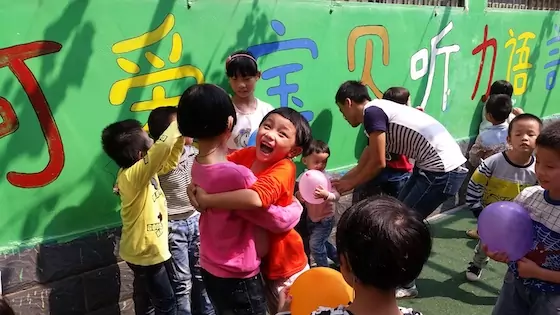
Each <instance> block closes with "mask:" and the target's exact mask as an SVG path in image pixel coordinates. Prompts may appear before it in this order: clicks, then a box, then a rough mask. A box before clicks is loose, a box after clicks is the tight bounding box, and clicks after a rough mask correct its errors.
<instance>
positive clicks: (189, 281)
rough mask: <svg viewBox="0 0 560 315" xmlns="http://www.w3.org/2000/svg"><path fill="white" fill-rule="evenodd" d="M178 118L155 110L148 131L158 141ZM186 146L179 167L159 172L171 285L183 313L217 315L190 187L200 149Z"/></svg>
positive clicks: (172, 111)
mask: <svg viewBox="0 0 560 315" xmlns="http://www.w3.org/2000/svg"><path fill="white" fill-rule="evenodd" d="M176 119H177V107H175V106H165V107H158V108H156V109H154V110H153V111H152V112H151V113H150V116H149V117H148V129H149V131H150V136H151V137H152V138H153V139H158V138H159V137H160V136H161V135H162V134H163V132H164V131H165V129H167V127H168V126H169V124H170V123H171V122H172V121H174V120H176ZM184 139H185V140H184V144H185V145H184V147H183V152H182V153H181V157H180V159H179V164H177V167H175V168H173V169H161V170H160V171H159V172H158V176H159V181H160V185H161V189H162V190H163V193H164V194H165V198H166V199H167V213H168V216H169V217H168V218H169V250H170V251H171V256H172V257H173V259H172V263H173V265H174V268H173V270H172V271H171V284H172V285H173V289H174V291H175V297H176V299H177V311H178V313H179V314H203V315H210V314H214V309H213V307H212V303H211V302H210V299H209V298H208V294H207V293H206V289H205V287H204V283H203V281H202V274H201V270H200V264H199V258H198V257H200V253H199V251H200V233H199V227H198V221H199V219H200V213H199V212H197V211H196V210H195V209H194V207H193V206H192V205H191V202H190V200H189V196H188V194H187V187H188V186H189V184H190V183H191V168H192V165H193V162H194V159H195V157H196V155H197V154H198V150H197V149H196V148H195V147H193V146H192V143H193V139H192V138H189V137H184Z"/></svg>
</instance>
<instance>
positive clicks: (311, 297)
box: [290, 267, 354, 315]
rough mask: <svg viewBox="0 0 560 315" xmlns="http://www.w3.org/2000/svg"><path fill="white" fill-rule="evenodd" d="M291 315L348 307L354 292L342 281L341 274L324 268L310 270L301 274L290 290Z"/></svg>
mask: <svg viewBox="0 0 560 315" xmlns="http://www.w3.org/2000/svg"><path fill="white" fill-rule="evenodd" d="M290 295H291V296H292V305H291V312H292V314H293V315H309V314H311V312H313V311H315V310H317V308H319V306H324V307H337V306H339V305H348V303H350V302H352V299H353V297H354V290H353V289H352V287H350V286H349V285H348V283H346V281H344V277H342V274H341V273H340V272H338V271H336V270H334V269H331V268H326V267H317V268H312V269H310V270H308V271H306V272H304V273H302V274H301V275H300V276H299V277H298V278H297V279H296V281H294V284H293V285H292V287H291V288H290Z"/></svg>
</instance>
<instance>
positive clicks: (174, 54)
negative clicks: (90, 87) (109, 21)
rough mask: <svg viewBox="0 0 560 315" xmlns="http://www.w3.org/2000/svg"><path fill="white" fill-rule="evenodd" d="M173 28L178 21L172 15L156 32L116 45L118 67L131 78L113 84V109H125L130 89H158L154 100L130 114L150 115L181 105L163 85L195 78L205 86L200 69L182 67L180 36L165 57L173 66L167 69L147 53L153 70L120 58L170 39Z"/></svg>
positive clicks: (174, 37)
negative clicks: (122, 107) (166, 38)
mask: <svg viewBox="0 0 560 315" xmlns="http://www.w3.org/2000/svg"><path fill="white" fill-rule="evenodd" d="M174 26H175V17H174V16H173V15H172V14H169V15H167V16H166V17H165V19H164V20H163V22H162V23H161V25H159V26H158V27H157V28H156V29H154V30H152V31H149V32H146V33H144V34H142V35H140V36H138V37H134V38H130V39H126V40H123V41H120V42H118V43H116V44H114V45H113V47H112V51H113V53H115V54H117V55H119V57H118V58H117V64H118V65H119V67H120V68H121V69H122V70H123V71H124V72H126V73H128V74H130V75H132V76H131V77H129V78H125V79H122V80H119V81H117V82H115V83H113V85H112V86H111V90H110V91H109V102H110V103H111V104H112V105H122V104H123V103H124V102H125V100H126V97H127V95H128V93H129V91H130V90H131V89H135V88H144V87H148V86H152V85H155V86H154V88H153V89H152V98H151V99H149V100H134V103H133V104H132V106H131V108H130V110H131V111H133V112H138V111H151V110H153V109H155V108H158V107H161V106H175V105H177V104H178V103H179V98H180V97H181V96H180V95H173V96H168V95H167V94H166V91H165V88H164V87H163V86H161V85H160V84H161V83H163V82H166V81H174V80H181V79H185V78H189V77H192V78H194V79H195V80H196V82H197V83H203V82H204V75H203V73H202V71H200V69H198V68H197V67H195V66H192V65H181V64H180V63H179V61H180V59H181V57H182V52H183V39H182V38H181V35H180V34H179V33H177V32H175V33H173V34H172V35H171V51H170V52H169V54H168V55H167V56H166V58H167V59H168V60H169V63H171V64H172V66H168V65H167V63H166V61H164V59H163V58H161V57H160V56H158V55H156V54H154V53H153V52H151V51H149V50H147V51H145V52H144V57H145V58H146V60H147V61H148V62H149V63H150V65H151V68H152V69H140V66H139V65H138V64H137V63H135V62H133V61H131V60H130V59H127V58H125V57H120V55H123V54H126V53H130V52H133V51H136V50H140V49H144V48H147V47H149V46H151V45H153V44H155V43H158V42H159V41H161V40H163V39H164V38H165V37H166V36H167V35H169V33H170V32H171V31H172V30H173V27H174Z"/></svg>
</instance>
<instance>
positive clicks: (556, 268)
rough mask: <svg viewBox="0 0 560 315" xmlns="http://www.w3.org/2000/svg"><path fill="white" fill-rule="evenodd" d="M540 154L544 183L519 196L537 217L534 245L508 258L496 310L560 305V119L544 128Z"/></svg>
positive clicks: (496, 313)
mask: <svg viewBox="0 0 560 315" xmlns="http://www.w3.org/2000/svg"><path fill="white" fill-rule="evenodd" d="M535 155H536V164H535V171H536V174H537V179H538V181H539V184H540V186H534V187H529V188H525V189H524V190H523V191H522V192H521V193H520V194H519V195H518V196H517V197H516V198H515V200H514V202H516V203H518V204H520V205H521V206H523V207H524V208H525V209H526V210H527V211H528V212H529V214H530V215H531V219H532V220H533V228H534V239H533V249H532V251H531V252H529V253H528V254H527V255H526V256H525V257H523V258H521V259H520V260H518V261H517V262H509V268H508V271H507V272H506V275H505V277H504V283H503V285H502V288H501V290H500V295H499V297H498V301H497V302H496V305H495V306H494V310H493V311H492V314H493V315H501V314H535V315H556V314H558V310H559V309H560V293H559V292H560V254H559V253H560V180H558V178H560V121H556V122H553V123H551V124H550V125H549V126H547V127H545V128H544V129H543V130H542V132H541V133H540V135H539V136H538V137H537V140H536V149H535ZM484 250H485V251H486V252H487V254H488V256H489V257H490V258H492V259H493V260H496V261H499V262H504V263H506V262H508V257H507V255H506V254H504V253H496V252H488V248H487V247H486V246H484Z"/></svg>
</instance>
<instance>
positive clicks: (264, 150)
mask: <svg viewBox="0 0 560 315" xmlns="http://www.w3.org/2000/svg"><path fill="white" fill-rule="evenodd" d="M260 150H261V152H262V153H264V154H270V153H272V150H273V149H272V147H271V146H269V145H266V144H264V143H261V146H260Z"/></svg>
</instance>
